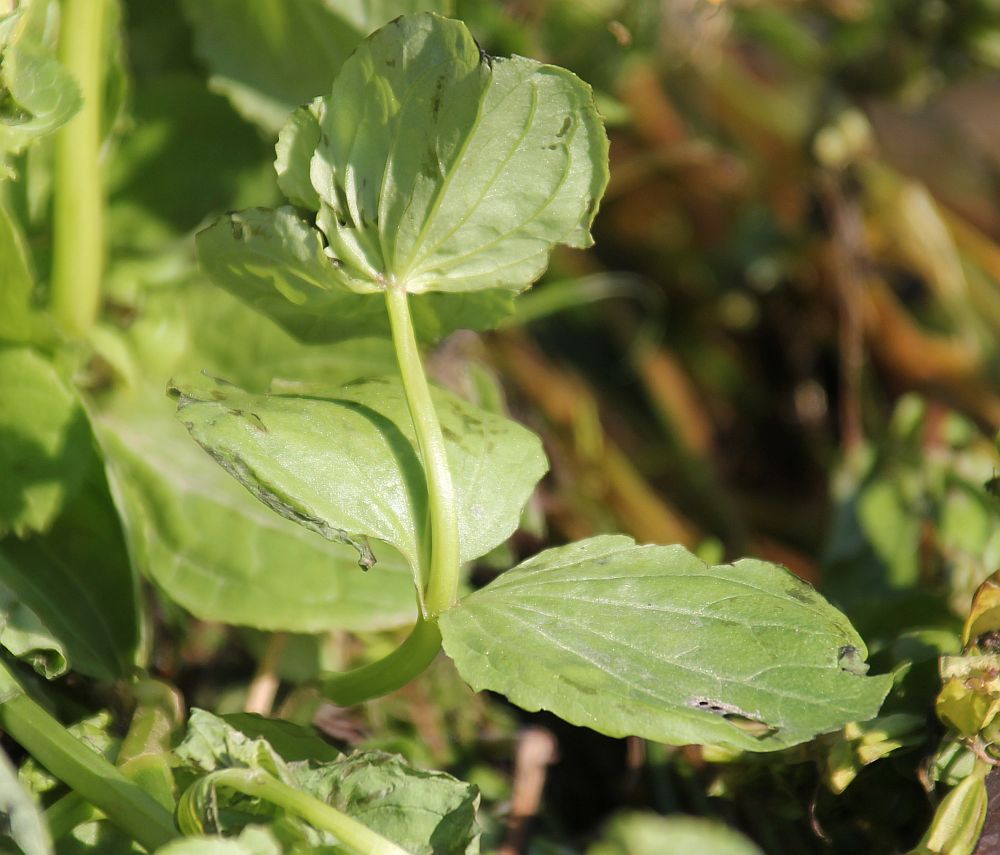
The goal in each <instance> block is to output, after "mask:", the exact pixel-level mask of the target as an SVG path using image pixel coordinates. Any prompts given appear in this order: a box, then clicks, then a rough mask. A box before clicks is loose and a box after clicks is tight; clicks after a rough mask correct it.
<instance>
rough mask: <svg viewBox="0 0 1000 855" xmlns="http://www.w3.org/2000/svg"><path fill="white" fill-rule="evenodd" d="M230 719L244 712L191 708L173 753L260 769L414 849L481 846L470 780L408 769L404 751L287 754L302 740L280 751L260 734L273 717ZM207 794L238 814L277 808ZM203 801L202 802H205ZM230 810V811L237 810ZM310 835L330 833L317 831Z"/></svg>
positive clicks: (207, 764) (417, 852)
mask: <svg viewBox="0 0 1000 855" xmlns="http://www.w3.org/2000/svg"><path fill="white" fill-rule="evenodd" d="M234 723H239V724H242V725H245V724H246V720H245V719H243V720H239V719H237V718H236V717H227V718H226V719H225V720H224V719H221V718H219V717H217V716H214V715H212V714H211V713H208V712H205V711H204V710H193V711H192V714H191V720H190V723H189V726H188V734H187V736H186V737H185V739H184V741H183V742H182V743H181V745H180V746H178V748H177V752H176V753H177V756H178V758H179V759H180V760H181V761H182V762H183V763H184V764H186V765H187V766H188V767H189V768H190V769H192V770H194V771H197V772H200V773H211V772H215V771H218V770H220V769H227V768H234V767H235V768H248V769H260V770H262V771H264V772H266V773H267V774H269V775H273V776H274V777H275V778H277V779H278V780H279V781H281V782H283V783H285V784H288V785H290V786H292V787H294V788H295V789H297V790H301V791H302V792H305V793H308V794H309V795H311V796H314V797H315V798H318V799H320V800H321V801H323V802H325V803H327V804H329V805H331V806H333V807H335V808H337V809H338V810H340V811H342V812H343V813H346V814H348V815H349V816H352V817H354V818H355V819H357V820H359V821H360V822H362V823H363V824H364V825H366V826H367V827H368V828H370V829H371V830H372V831H374V832H376V833H377V834H381V835H383V836H384V837H386V838H388V839H390V840H392V841H394V842H396V843H398V844H399V845H400V846H402V847H403V848H404V849H406V850H407V851H408V852H412V853H413V855H425V853H426V855H433V853H439V852H448V853H462V852H466V853H475V852H478V851H479V844H478V836H479V832H478V828H477V826H476V808H477V807H478V802H479V793H478V790H477V789H476V788H475V787H474V786H472V785H471V784H466V783H464V782H462V781H458V780H456V779H455V778H453V777H451V776H450V775H446V774H445V773H443V772H425V771H422V770H418V769H414V768H412V767H410V766H408V765H407V764H406V763H405V761H403V759H402V758H400V757H398V756H396V755H391V754H385V753H384V752H381V751H364V752H356V753H354V754H352V755H350V756H348V757H338V758H336V759H333V760H329V759H326V757H324V755H323V754H320V755H318V757H311V758H309V759H301V760H292V759H290V758H291V757H292V756H295V755H297V754H298V753H299V752H300V746H299V747H293V748H292V751H291V752H290V753H289V756H288V757H284V756H282V755H281V753H279V750H278V748H277V745H272V744H271V743H270V742H269V741H268V739H267V738H265V736H266V735H267V734H268V733H269V732H270V733H274V732H275V730H274V728H275V726H276V725H277V723H276V722H270V723H268V722H265V721H264V720H260V719H258V720H257V721H255V722H253V723H252V724H251V727H250V728H249V731H250V732H248V733H246V732H241V730H238V729H237V728H236V727H234V726H233V724H234ZM281 730H282V732H281V735H280V737H279V740H278V742H279V743H283V744H285V745H286V747H288V744H289V741H288V735H289V728H288V727H287V726H284V727H282V729H281ZM261 734H263V735H261ZM299 738H301V737H299ZM213 797H214V798H215V799H218V804H219V805H220V806H221V807H223V808H227V807H228V808H236V810H240V811H242V812H243V821H246V818H247V817H250V816H254V815H256V817H257V818H258V819H260V818H261V816H268V815H271V816H277V815H280V811H279V810H278V809H277V808H274V809H273V810H270V811H269V810H268V806H266V805H261V804H252V803H249V802H247V800H245V799H243V798H241V797H234V796H233V795H232V794H228V793H226V792H224V791H223V792H216V793H215V795H214V796H213ZM202 807H204V808H206V809H207V805H203V806H202ZM213 813H214V815H215V816H217V817H222V816H223V815H224V814H225V813H226V811H225V810H218V809H217V808H215V807H213ZM230 816H236V811H235V810H234V811H233V812H232V813H231V814H230ZM237 823H238V820H237ZM306 839H307V840H308V839H309V838H306ZM311 842H313V843H314V845H315V843H332V842H334V841H333V840H331V839H328V838H324V837H320V838H319V839H315V838H314V839H313V841H311Z"/></svg>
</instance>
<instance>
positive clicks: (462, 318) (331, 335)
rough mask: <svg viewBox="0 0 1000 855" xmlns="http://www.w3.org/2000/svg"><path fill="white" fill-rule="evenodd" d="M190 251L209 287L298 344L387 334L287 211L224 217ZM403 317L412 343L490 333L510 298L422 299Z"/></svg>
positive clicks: (380, 308) (318, 241) (378, 315)
mask: <svg viewBox="0 0 1000 855" xmlns="http://www.w3.org/2000/svg"><path fill="white" fill-rule="evenodd" d="M288 180H289V181H291V179H288ZM286 186H289V185H288V182H286ZM292 192H297V191H295V189H294V188H293V191H292ZM197 243H198V258H199V260H200V262H201V266H202V268H203V269H204V271H205V272H206V273H207V274H208V275H209V277H210V278H211V279H212V281H213V282H214V283H215V284H216V285H218V286H220V287H221V288H225V289H226V290H227V291H230V292H232V293H233V294H235V295H236V296H237V297H239V298H240V299H242V300H245V301H246V302H247V303H249V304H250V305H251V306H253V307H254V308H255V309H257V310H258V311H260V312H262V313H263V314H265V315H267V316H268V317H270V318H272V319H273V320H274V321H276V322H277V323H279V324H280V325H281V326H282V327H284V328H285V329H286V330H288V332H290V333H292V334H293V335H294V336H296V337H297V338H299V339H301V340H302V341H306V342H332V341H339V340H342V339H349V338H356V337H358V336H370V335H385V336H387V335H388V334H389V320H388V316H387V314H386V309H385V302H384V300H383V299H382V298H381V297H378V296H373V295H370V294H357V293H355V292H354V291H352V290H350V288H348V287H347V286H346V285H345V284H344V283H343V281H342V280H341V278H340V277H339V276H338V275H337V271H336V268H335V266H334V262H333V261H332V260H331V259H330V258H329V257H328V256H327V255H326V254H325V252H324V250H323V241H322V236H321V235H320V233H319V232H318V231H316V229H314V228H312V227H311V226H309V225H308V224H307V223H306V222H304V221H303V220H301V219H299V218H298V217H297V216H296V214H295V212H294V211H293V210H292V209H291V208H279V209H278V210H277V211H267V210H264V209H252V210H247V211H241V212H239V213H236V214H228V215H226V216H224V217H222V218H221V219H219V220H217V221H216V222H215V223H214V224H212V225H211V226H210V227H209V228H207V229H205V230H204V231H202V232H200V233H199V234H198V237H197ZM410 310H411V312H412V315H413V321H414V327H415V329H416V332H417V335H418V336H419V337H420V338H422V339H425V340H436V339H439V338H441V337H442V336H444V335H447V334H448V333H450V332H452V331H453V330H456V329H462V328H465V329H483V328H488V327H491V326H494V325H496V324H497V323H498V322H499V321H500V320H502V319H503V318H505V317H506V316H507V315H509V314H510V312H511V311H513V297H512V295H511V294H509V293H502V292H484V293H481V294H469V295H452V294H422V295H418V296H416V297H415V298H413V299H412V300H411V307H410Z"/></svg>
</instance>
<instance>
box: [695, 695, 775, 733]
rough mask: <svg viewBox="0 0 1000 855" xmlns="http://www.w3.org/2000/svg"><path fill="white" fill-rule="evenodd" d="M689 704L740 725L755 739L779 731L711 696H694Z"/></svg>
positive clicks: (741, 728)
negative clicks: (712, 698)
mask: <svg viewBox="0 0 1000 855" xmlns="http://www.w3.org/2000/svg"><path fill="white" fill-rule="evenodd" d="M688 706H689V707H693V708H694V709H697V710H704V711H705V712H708V713H712V715H717V716H719V717H721V718H724V719H725V720H726V721H728V722H729V723H730V724H731V725H733V726H734V727H738V728H739V729H740V730H742V731H743V732H744V733H748V734H750V736H752V737H754V739H766V738H767V737H769V736H773V735H774V734H775V733H777V732H778V728H777V727H775V726H773V725H770V724H768V723H767V722H763V721H761V720H760V719H759V718H757V717H755V716H752V715H749V714H747V713H746V712H745V711H744V710H741V709H740V708H739V707H737V706H734V705H733V704H727V703H724V702H723V701H715V700H711V699H710V698H692V699H691V700H689V701H688Z"/></svg>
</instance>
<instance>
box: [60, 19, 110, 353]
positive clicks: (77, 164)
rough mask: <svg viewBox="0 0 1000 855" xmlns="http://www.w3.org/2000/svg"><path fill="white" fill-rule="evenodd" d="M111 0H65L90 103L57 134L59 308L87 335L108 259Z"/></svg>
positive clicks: (78, 75)
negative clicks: (104, 155) (104, 158)
mask: <svg viewBox="0 0 1000 855" xmlns="http://www.w3.org/2000/svg"><path fill="white" fill-rule="evenodd" d="M104 12H105V0H63V3H62V17H61V22H60V28H59V30H60V36H59V59H60V60H61V61H62V63H63V65H64V66H65V67H66V69H67V71H69V73H70V74H72V75H73V77H74V78H75V80H76V82H77V85H78V86H79V87H80V94H81V96H82V97H83V106H82V108H81V109H80V112H79V113H77V114H76V115H75V116H74V117H73V118H72V119H70V121H69V122H67V123H66V125H65V126H64V127H62V128H60V129H59V130H58V131H57V132H56V137H55V193H54V198H53V244H54V245H53V257H52V311H53V313H54V315H55V317H56V320H57V321H58V322H59V324H60V326H62V328H63V329H64V330H65V331H66V332H68V333H70V334H73V335H84V334H86V333H87V331H88V330H89V329H90V327H91V325H92V324H93V322H94V320H95V318H96V317H97V310H98V306H99V305H100V295H101V274H102V267H103V263H104V199H103V188H102V186H101V170H100V148H101V113H102V107H103V104H102V102H103V94H104V93H103V88H104V75H103V71H104V69H103V53H104V31H105V20H104V17H105V16H104Z"/></svg>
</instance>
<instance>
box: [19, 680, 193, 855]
mask: <svg viewBox="0 0 1000 855" xmlns="http://www.w3.org/2000/svg"><path fill="white" fill-rule="evenodd" d="M0 694H2V695H3V696H4V697H6V700H4V701H3V702H2V703H0V728H3V730H4V731H5V732H6V733H8V734H9V735H10V737H11V738H12V739H14V740H15V741H16V742H17V743H19V744H20V745H21V746H22V747H23V748H24V749H25V750H26V751H27V752H28V753H29V754H31V756H32V757H34V758H35V760H37V761H38V762H39V763H41V765H42V766H44V767H45V768H46V769H48V770H49V772H51V773H52V774H53V775H54V776H55V777H57V778H58V779H59V780H60V781H62V782H63V783H65V784H66V785H67V786H69V787H70V788H71V789H73V790H75V791H76V792H77V793H78V794H79V795H80V796H81V798H82V799H84V800H85V801H86V802H89V803H90V804H91V805H93V806H94V807H95V808H97V809H98V810H100V811H101V812H102V813H103V814H104V815H105V816H106V817H107V818H108V819H109V820H110V821H111V822H112V823H114V824H115V825H117V826H118V827H119V828H120V829H121V830H122V831H124V832H125V833H126V834H127V835H129V837H131V838H132V839H133V840H135V841H137V842H138V843H139V844H140V845H142V846H144V847H145V848H146V849H148V850H149V851H150V852H153V851H155V850H156V849H158V848H159V847H161V846H163V845H165V844H166V843H169V842H170V841H171V840H173V839H174V838H176V837H178V836H179V835H178V832H177V828H176V827H175V825H174V821H173V817H172V816H171V815H170V812H169V811H167V810H166V809H165V808H164V807H162V806H161V805H160V804H158V803H157V802H156V801H155V800H154V799H153V798H152V797H151V796H150V795H148V794H147V793H146V792H145V791H144V790H142V789H141V788H140V787H139V786H137V785H136V784H134V783H133V782H132V781H130V780H129V779H128V778H126V777H125V775H123V774H122V773H121V771H119V770H118V769H117V768H115V767H114V766H113V765H111V763H109V762H108V761H107V760H105V759H104V758H103V757H102V756H101V755H100V754H98V753H97V752H95V751H94V750H93V749H91V748H89V747H88V746H86V745H84V743H82V742H81V741H80V740H79V739H77V738H76V737H75V736H73V734H71V733H70V732H69V731H67V730H66V728H64V727H63V726H62V725H61V724H60V723H59V722H58V721H56V720H55V719H54V718H53V717H52V716H51V715H49V714H48V713H47V712H46V711H45V710H44V709H42V707H40V706H39V705H38V704H36V703H35V702H34V701H33V700H32V699H31V698H29V697H28V696H27V694H25V692H24V690H23V689H22V688H21V687H20V685H19V684H18V683H17V682H16V681H15V680H14V678H13V676H12V675H11V674H10V673H9V672H8V671H7V670H6V669H5V668H4V667H3V666H2V665H0Z"/></svg>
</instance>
